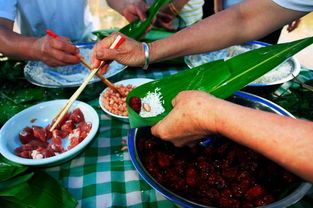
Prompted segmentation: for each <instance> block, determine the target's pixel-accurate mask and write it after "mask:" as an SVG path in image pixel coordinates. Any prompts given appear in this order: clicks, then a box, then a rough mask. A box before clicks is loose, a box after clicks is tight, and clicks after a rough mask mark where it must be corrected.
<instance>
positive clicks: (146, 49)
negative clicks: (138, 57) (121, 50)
mask: <svg viewBox="0 0 313 208" xmlns="http://www.w3.org/2000/svg"><path fill="white" fill-rule="evenodd" d="M142 47H143V53H144V64H143V67H142V69H144V70H147V69H148V67H149V64H150V47H149V44H148V43H145V42H142Z"/></svg>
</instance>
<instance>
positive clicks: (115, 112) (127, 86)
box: [99, 78, 153, 122]
mask: <svg viewBox="0 0 313 208" xmlns="http://www.w3.org/2000/svg"><path fill="white" fill-rule="evenodd" d="M151 81H153V79H148V78H133V79H125V80H121V81H119V82H116V83H114V85H115V86H117V88H118V90H119V91H121V92H122V93H123V94H124V95H125V96H121V95H120V94H119V93H117V92H115V91H114V90H112V89H111V88H109V87H107V88H105V89H104V90H103V92H102V93H101V94H100V97H99V104H100V107H101V108H102V110H103V111H104V112H105V113H107V114H108V115H110V116H112V117H114V118H116V119H119V120H121V121H123V122H128V112H127V107H126V97H127V95H128V93H129V92H130V91H131V90H133V89H134V88H135V87H138V86H140V85H143V84H145V83H148V82H151Z"/></svg>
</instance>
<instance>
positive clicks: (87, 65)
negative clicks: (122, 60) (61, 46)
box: [46, 30, 125, 97]
mask: <svg viewBox="0 0 313 208" xmlns="http://www.w3.org/2000/svg"><path fill="white" fill-rule="evenodd" d="M46 33H47V34H48V35H50V36H51V37H53V38H59V36H58V35H57V34H55V33H54V32H53V31H52V30H46ZM122 38H124V37H122ZM124 39H125V38H124ZM118 46H119V45H118ZM118 46H117V47H118ZM74 55H75V56H76V57H77V58H79V59H80V61H81V63H82V64H83V65H85V66H86V67H87V68H88V69H89V70H90V71H92V70H93V68H92V67H91V66H90V65H89V64H88V63H87V61H86V60H85V59H84V57H82V56H81V55H79V54H78V53H76V54H74ZM110 62H111V61H110ZM106 64H109V63H106ZM102 67H103V65H102V66H101V67H100V68H102ZM96 76H97V77H98V78H99V79H100V80H101V81H102V82H103V83H104V84H106V85H107V86H108V87H109V88H112V89H113V90H114V91H116V92H118V93H119V94H120V95H121V96H122V97H123V96H125V95H124V94H123V92H121V91H120V90H119V89H118V88H117V87H116V86H115V85H114V84H113V83H112V82H110V81H109V80H108V79H106V78H105V77H103V76H102V74H100V73H99V72H97V73H96Z"/></svg>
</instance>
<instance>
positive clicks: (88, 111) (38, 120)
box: [0, 100, 99, 166]
mask: <svg viewBox="0 0 313 208" xmlns="http://www.w3.org/2000/svg"><path fill="white" fill-rule="evenodd" d="M66 102H67V100H53V101H47V102H42V103H39V104H37V105H34V106H32V107H29V108H27V109H25V110H23V111H21V112H19V113H18V114H16V115H15V116H13V117H12V118H11V119H9V120H8V121H7V122H6V123H5V124H4V125H3V127H2V128H1V130H0V153H1V154H2V155H3V156H4V157H5V158H7V159H9V160H11V161H13V162H16V163H19V164H22V165H29V166H52V165H56V164H60V163H63V162H65V161H68V160H70V159H72V158H73V157H75V156H77V155H78V154H79V153H80V152H82V151H83V149H84V148H85V147H86V146H87V145H88V144H89V143H90V142H91V140H92V139H93V137H94V135H95V134H96V133H97V131H98V127H99V117H98V114H97V112H96V111H95V110H94V109H93V107H91V106H90V105H88V104H86V103H84V102H81V101H75V102H74V103H73V105H72V106H71V108H70V109H69V111H68V112H67V113H66V114H65V115H64V116H63V118H62V119H61V121H60V122H59V123H58V125H57V126H56V127H55V128H54V129H53V130H52V131H51V127H52V124H53V119H54V118H55V116H56V115H57V114H58V112H60V110H61V109H62V108H63V106H64V105H65V104H66Z"/></svg>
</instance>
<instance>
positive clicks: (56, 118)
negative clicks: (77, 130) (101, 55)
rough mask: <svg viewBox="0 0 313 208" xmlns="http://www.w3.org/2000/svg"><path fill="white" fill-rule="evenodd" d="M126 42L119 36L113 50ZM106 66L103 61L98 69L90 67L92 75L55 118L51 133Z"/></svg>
mask: <svg viewBox="0 0 313 208" xmlns="http://www.w3.org/2000/svg"><path fill="white" fill-rule="evenodd" d="M124 41H125V37H122V36H120V35H119V36H117V38H116V39H115V41H114V42H113V43H112V45H111V46H110V48H111V49H113V48H118V47H119V46H120V45H121V44H122V43H123V42H124ZM105 64H107V63H106V62H104V61H103V62H102V63H101V64H100V67H98V68H96V69H92V67H90V69H91V73H90V74H89V75H88V76H87V77H86V79H85V80H84V82H83V83H82V84H81V86H80V87H79V88H78V89H77V90H76V92H75V93H74V94H73V95H72V97H71V98H70V99H69V100H68V101H67V103H66V104H65V105H64V107H63V108H62V109H61V111H60V112H59V113H58V114H57V115H56V116H55V117H54V119H53V121H54V120H56V121H55V122H54V123H53V125H52V127H51V128H50V131H53V130H54V129H55V127H56V126H57V125H58V123H59V122H60V121H61V119H62V118H63V117H64V115H65V114H66V112H67V111H68V110H69V108H70V107H71V106H72V104H73V103H74V101H75V100H76V99H77V98H78V96H79V95H80V94H81V92H82V91H83V90H84V89H85V87H86V86H87V84H88V82H89V81H90V80H91V79H92V78H93V76H94V75H95V74H96V73H97V72H98V70H99V69H100V68H102V67H103V66H104V65H105ZM87 65H88V66H89V64H87ZM88 68H89V67H88Z"/></svg>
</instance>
